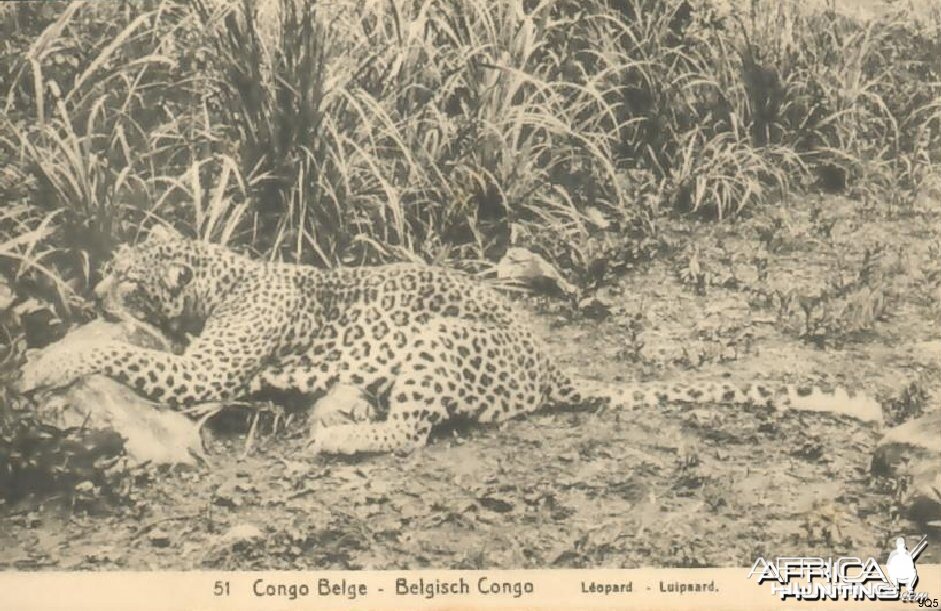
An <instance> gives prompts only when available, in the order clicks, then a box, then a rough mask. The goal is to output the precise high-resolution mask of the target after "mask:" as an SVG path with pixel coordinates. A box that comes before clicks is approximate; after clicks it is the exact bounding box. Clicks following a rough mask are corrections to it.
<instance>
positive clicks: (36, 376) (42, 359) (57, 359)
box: [15, 347, 81, 393]
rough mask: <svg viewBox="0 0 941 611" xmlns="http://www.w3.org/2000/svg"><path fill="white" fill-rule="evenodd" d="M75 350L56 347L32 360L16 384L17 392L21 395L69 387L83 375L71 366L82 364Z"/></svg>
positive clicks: (24, 368)
mask: <svg viewBox="0 0 941 611" xmlns="http://www.w3.org/2000/svg"><path fill="white" fill-rule="evenodd" d="M74 352H76V351H74V350H69V349H62V348H60V347H55V348H53V349H51V350H50V349H49V348H47V349H45V350H43V351H42V352H40V353H39V354H37V355H36V356H34V357H33V358H30V359H29V360H28V361H27V362H26V365H24V366H23V370H22V372H21V374H20V379H19V380H18V381H17V382H16V384H15V387H16V390H17V391H18V392H20V393H29V392H35V391H37V390H43V389H47V388H61V387H64V386H68V385H69V384H71V383H72V382H74V381H75V380H76V379H78V377H79V376H80V375H81V372H80V371H79V370H78V369H77V368H75V367H73V366H71V365H72V364H73V363H76V362H78V363H80V362H81V360H80V359H81V356H80V355H79V354H77V353H75V354H73V353H74Z"/></svg>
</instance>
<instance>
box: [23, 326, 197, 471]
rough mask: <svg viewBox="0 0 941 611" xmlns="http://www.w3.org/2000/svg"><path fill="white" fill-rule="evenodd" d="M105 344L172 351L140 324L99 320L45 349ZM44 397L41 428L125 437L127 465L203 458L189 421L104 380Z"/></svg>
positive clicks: (187, 462)
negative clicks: (94, 431) (79, 428)
mask: <svg viewBox="0 0 941 611" xmlns="http://www.w3.org/2000/svg"><path fill="white" fill-rule="evenodd" d="M109 341H125V342H128V343H131V344H135V345H138V346H142V347H145V348H152V349H155V350H168V349H169V348H170V347H171V343H170V342H169V341H168V340H166V339H165V338H163V337H162V336H161V335H160V334H159V333H158V332H156V331H153V330H150V329H148V328H146V327H145V326H143V325H135V324H133V323H131V322H123V323H109V322H105V321H100V320H99V321H94V322H92V323H90V324H88V325H84V326H82V327H79V328H77V329H75V330H74V331H72V332H71V333H69V334H68V335H66V337H65V338H63V339H62V340H60V341H58V342H56V343H55V344H52V345H50V346H48V347H47V348H45V349H44V350H60V349H74V348H75V347H77V346H84V345H89V344H94V343H99V342H109ZM47 394H48V396H49V398H48V399H47V400H46V401H44V402H42V403H40V404H39V406H38V407H37V416H38V417H39V418H40V419H41V420H42V422H43V423H44V424H46V425H50V426H54V427H56V428H60V429H69V428H74V427H83V428H84V429H86V430H89V429H91V430H96V429H97V430H101V431H114V432H116V433H118V434H119V435H120V436H121V437H122V438H123V439H124V450H125V452H126V454H127V457H128V462H129V464H130V465H131V466H133V465H135V464H142V463H146V462H150V463H153V464H185V465H194V464H196V462H197V458H201V457H202V456H203V450H202V440H201V438H200V436H199V430H198V428H197V426H196V423H195V422H194V421H193V420H191V419H190V418H188V417H186V416H184V415H183V414H181V413H179V412H174V411H172V410H170V409H168V408H165V407H163V406H160V405H157V404H156V403H153V402H152V401H149V400H147V399H145V398H143V397H142V396H140V395H138V394H137V393H136V392H134V391H133V390H131V389H130V388H129V387H127V386H125V385H123V384H121V383H119V382H116V381H114V380H112V379H111V378H108V377H106V376H99V375H95V376H89V377H87V378H83V379H81V380H79V381H78V382H76V383H75V384H73V385H71V386H69V387H67V388H65V389H57V390H53V391H50V392H49V393H47ZM103 438H104V437H103Z"/></svg>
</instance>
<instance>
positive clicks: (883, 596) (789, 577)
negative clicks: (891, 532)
mask: <svg viewBox="0 0 941 611" xmlns="http://www.w3.org/2000/svg"><path fill="white" fill-rule="evenodd" d="M927 546H928V537H927V535H926V536H923V537H922V538H921V540H920V541H919V542H918V544H917V545H915V547H913V548H912V549H911V551H909V549H908V548H907V547H906V546H905V538H904V537H899V538H898V539H896V540H895V549H894V550H892V552H891V553H890V554H889V557H888V559H887V560H886V561H885V564H884V565H880V564H879V562H878V561H877V560H876V559H875V558H872V557H869V558H860V557H857V556H839V557H837V558H833V557H827V558H823V557H820V556H779V557H777V558H773V559H772V560H770V561H769V560H766V559H765V558H762V557H759V558H758V559H757V560H756V561H755V564H754V565H752V569H751V572H750V573H749V574H748V578H749V579H751V578H752V577H757V579H758V583H759V584H761V583H765V582H768V581H770V582H771V593H772V594H773V595H776V596H779V597H780V598H781V600H787V599H789V598H792V599H794V600H901V601H905V602H919V603H920V602H922V601H924V600H928V593H927V592H915V586H916V585H917V584H918V571H917V570H916V569H915V560H916V559H917V558H918V556H919V555H920V554H921V552H923V551H924V549H925V547H927ZM902 586H905V589H904V591H903V590H902ZM932 600H934V599H932ZM935 606H936V603H935Z"/></svg>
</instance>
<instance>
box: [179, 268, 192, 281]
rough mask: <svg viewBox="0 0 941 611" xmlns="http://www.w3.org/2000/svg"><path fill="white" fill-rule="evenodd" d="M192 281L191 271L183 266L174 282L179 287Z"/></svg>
mask: <svg viewBox="0 0 941 611" xmlns="http://www.w3.org/2000/svg"><path fill="white" fill-rule="evenodd" d="M192 279H193V270H192V269H190V268H189V267H188V266H183V267H181V268H180V271H179V272H178V273H177V277H176V281H177V283H178V284H180V285H184V284H188V283H189V281H190V280H192Z"/></svg>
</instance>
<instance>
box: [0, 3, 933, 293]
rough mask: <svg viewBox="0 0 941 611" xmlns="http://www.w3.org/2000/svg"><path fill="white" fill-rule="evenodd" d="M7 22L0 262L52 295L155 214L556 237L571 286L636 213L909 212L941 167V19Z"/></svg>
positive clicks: (274, 252) (765, 13)
mask: <svg viewBox="0 0 941 611" xmlns="http://www.w3.org/2000/svg"><path fill="white" fill-rule="evenodd" d="M2 10H3V11H5V12H6V13H7V15H8V16H9V17H10V18H7V19H4V25H3V26H2V27H3V28H5V33H6V34H8V39H9V40H11V41H14V42H13V43H11V44H12V45H13V46H10V45H7V46H6V47H4V49H5V50H4V51H3V57H4V58H6V60H5V63H4V65H3V70H2V72H0V85H2V87H3V89H2V90H0V96H2V97H0V101H2V104H3V106H4V117H5V118H4V119H3V120H2V121H0V154H3V155H4V157H5V159H6V160H7V161H8V162H9V167H8V168H7V169H5V171H4V172H5V173H4V176H5V177H7V176H8V177H14V178H10V179H9V180H7V178H4V180H3V181H0V197H4V198H7V199H9V201H11V202H15V203H16V206H13V207H11V208H9V209H8V211H5V213H4V214H3V215H2V216H0V269H2V270H3V271H4V272H5V273H6V274H7V275H8V276H9V277H11V278H13V277H16V278H18V279H22V280H25V281H30V282H34V283H35V284H37V285H41V286H45V287H46V289H45V290H47V291H51V292H52V293H54V294H56V295H58V297H54V298H55V299H56V300H57V301H59V302H62V303H71V302H75V301H76V300H79V299H80V295H81V293H82V292H83V291H85V290H86V289H87V285H88V284H89V283H90V282H91V280H92V279H93V278H92V276H93V272H92V269H93V268H94V266H95V263H96V262H97V261H98V260H100V259H101V258H103V257H105V256H107V254H108V251H109V250H110V247H111V245H112V244H114V243H115V242H117V241H123V240H128V239H131V240H133V239H135V238H136V236H137V235H138V233H139V232H140V230H141V229H142V228H145V227H146V226H147V225H149V224H151V223H153V222H155V220H156V219H157V218H159V220H160V221H161V222H169V223H172V224H175V225H176V226H178V227H179V228H181V229H183V230H185V231H188V232H189V233H190V234H191V235H193V236H198V237H200V238H202V239H206V240H212V241H217V242H223V243H233V244H241V245H247V246H250V247H252V248H254V249H255V250H256V251H257V252H259V253H261V254H263V255H265V256H268V257H271V258H280V259H288V260H293V261H301V262H307V263H312V264H316V265H321V266H333V265H338V264H350V263H363V262H377V261H385V260H391V259H406V258H411V259H421V260H425V261H429V262H438V263H444V262H448V263H450V264H468V263H475V264H477V265H486V262H487V261H493V260H495V259H497V258H498V257H499V256H500V255H501V254H502V253H503V252H505V250H506V249H507V248H508V247H509V246H511V245H513V244H515V243H520V242H524V243H525V242H526V241H529V242H530V243H532V244H539V243H548V242H552V241H555V242H556V243H558V244H562V245H563V246H561V247H560V248H559V249H557V250H551V249H547V250H546V253H547V256H551V257H553V258H554V259H555V260H556V262H558V263H562V264H564V265H567V266H569V267H570V268H571V269H570V270H569V271H572V272H575V273H581V272H584V271H585V270H586V269H588V268H590V267H591V265H592V261H591V257H592V256H594V255H593V254H592V252H593V251H592V248H591V247H590V244H592V243H594V242H593V241H594V240H595V237H596V236H595V234H597V233H598V232H599V231H601V232H607V233H606V235H604V236H603V238H604V241H605V242H606V243H609V242H612V241H613V243H617V242H618V240H619V239H620V240H621V241H624V240H625V239H626V238H624V236H618V235H612V233H615V234H616V232H618V231H624V229H619V228H625V227H635V228H636V227H639V226H652V225H651V224H648V225H644V223H640V224H638V223H637V222H636V217H644V218H647V217H648V216H650V215H656V214H661V213H664V212H666V211H668V210H671V209H676V210H680V211H684V212H688V211H693V212H696V213H699V214H705V215H710V216H713V217H719V218H726V217H729V216H733V215H735V214H736V213H738V212H740V211H741V210H743V209H746V208H749V207H754V206H759V205H767V204H774V203H777V202H780V201H782V200H783V199H784V198H786V197H787V194H788V193H789V192H791V191H793V190H795V189H797V190H802V189H808V188H829V189H846V190H851V191H855V192H857V193H859V194H861V195H863V196H865V197H869V198H874V197H883V196H886V197H889V196H891V197H892V198H894V201H893V203H894V204H895V205H897V206H898V207H900V208H901V207H904V206H906V205H910V202H911V201H912V200H913V199H914V198H916V197H917V196H918V194H919V192H920V191H924V190H925V189H927V188H929V187H930V186H931V184H932V183H931V180H932V178H931V177H932V176H937V174H938V170H939V163H941V103H939V102H938V100H941V65H939V62H941V60H939V58H941V15H939V14H937V13H935V14H928V15H926V16H918V17H917V18H916V16H914V15H913V14H911V13H908V12H905V11H896V12H888V13H885V14H884V15H882V16H879V17H876V18H872V19H869V20H866V21H860V20H856V19H851V18H847V17H842V16H839V15H837V14H835V13H833V12H832V11H826V10H823V11H818V10H812V9H808V8H807V7H802V6H801V5H799V4H798V3H796V2H793V1H790V0H785V1H780V2H779V1H772V0H754V1H753V2H751V3H750V4H748V5H743V6H742V7H741V8H739V9H735V10H731V11H729V10H720V9H719V8H718V5H713V4H712V3H711V2H709V1H708V0H703V1H702V2H696V3H688V2H686V1H685V0H587V1H584V2H578V1H575V0H525V1H524V0H448V1H445V0H423V1H418V0H389V1H384V2H378V1H367V2H361V1H354V0H339V1H337V2H331V3H311V2H306V1H301V0H226V1H223V0H192V1H191V2H183V1H182V0H160V1H157V0H151V1H149V2H146V3H123V4H117V3H84V2H71V3H65V2H59V3H54V4H50V5H45V6H44V8H42V9H41V10H39V9H37V7H36V6H34V5H13V6H6V7H4V8H3V9H2ZM17 45H18V46H17ZM15 177H22V180H20V179H19V178H15ZM5 185H6V186H5ZM658 210H659V211H658ZM601 228H607V229H601ZM579 249H582V250H583V251H584V252H575V253H574V254H573V253H572V252H571V251H579ZM566 250H568V251H569V252H568V253H566V252H565V251H566ZM605 256H607V255H605ZM44 279H45V280H44Z"/></svg>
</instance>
